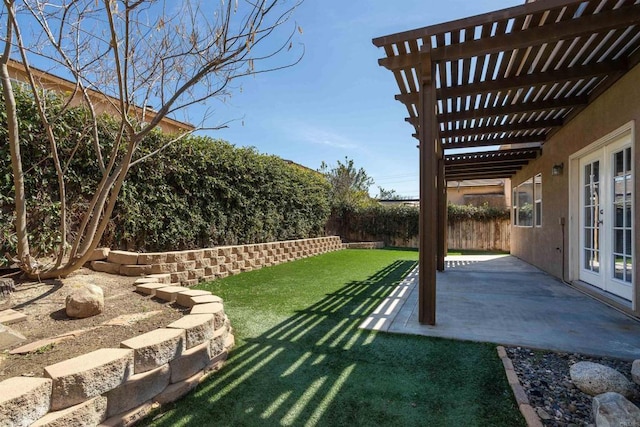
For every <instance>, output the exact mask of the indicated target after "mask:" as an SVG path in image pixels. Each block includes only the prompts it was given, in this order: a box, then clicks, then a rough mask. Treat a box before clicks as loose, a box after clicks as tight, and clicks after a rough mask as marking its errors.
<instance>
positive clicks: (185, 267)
mask: <svg viewBox="0 0 640 427" xmlns="http://www.w3.org/2000/svg"><path fill="white" fill-rule="evenodd" d="M194 268H196V262H195V261H192V260H191V261H182V262H179V263H178V271H189V270H193V269H194Z"/></svg>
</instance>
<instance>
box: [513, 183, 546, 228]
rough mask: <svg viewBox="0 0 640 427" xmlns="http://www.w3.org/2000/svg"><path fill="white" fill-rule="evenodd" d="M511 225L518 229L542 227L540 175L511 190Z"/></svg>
mask: <svg viewBox="0 0 640 427" xmlns="http://www.w3.org/2000/svg"><path fill="white" fill-rule="evenodd" d="M513 224H514V225H517V226H519V227H533V226H536V227H541V226H542V174H538V175H536V176H535V177H534V178H529V179H528V180H526V181H525V182H523V183H522V184H520V185H518V186H517V187H516V188H514V189H513Z"/></svg>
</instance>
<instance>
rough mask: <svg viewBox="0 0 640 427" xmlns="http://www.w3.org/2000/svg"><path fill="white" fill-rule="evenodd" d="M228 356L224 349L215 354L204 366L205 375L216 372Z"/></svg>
mask: <svg viewBox="0 0 640 427" xmlns="http://www.w3.org/2000/svg"><path fill="white" fill-rule="evenodd" d="M228 357H229V352H228V351H226V350H225V351H223V352H222V353H220V354H218V355H217V356H215V357H213V358H212V359H211V362H209V365H207V367H206V368H204V373H205V377H208V376H209V375H210V374H212V373H213V372H216V371H218V370H219V369H220V368H222V366H223V365H224V362H225V361H226V360H227V358H228Z"/></svg>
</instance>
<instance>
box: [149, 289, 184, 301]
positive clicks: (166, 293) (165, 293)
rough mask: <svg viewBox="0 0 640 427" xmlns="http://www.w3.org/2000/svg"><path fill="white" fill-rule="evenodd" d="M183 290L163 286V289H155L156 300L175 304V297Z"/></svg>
mask: <svg viewBox="0 0 640 427" xmlns="http://www.w3.org/2000/svg"><path fill="white" fill-rule="evenodd" d="M185 290H186V289H185V288H184V287H183V286H165V287H164V288H159V289H156V298H159V299H161V300H164V301H168V302H175V300H176V297H177V295H178V294H179V293H180V292H183V291H185Z"/></svg>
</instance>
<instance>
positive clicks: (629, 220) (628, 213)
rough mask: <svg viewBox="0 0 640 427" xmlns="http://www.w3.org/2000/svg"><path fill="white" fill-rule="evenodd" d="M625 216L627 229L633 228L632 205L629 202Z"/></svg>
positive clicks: (625, 209)
mask: <svg viewBox="0 0 640 427" xmlns="http://www.w3.org/2000/svg"><path fill="white" fill-rule="evenodd" d="M624 212H625V213H624V216H625V219H624V220H625V226H626V227H631V203H630V202H627V204H626V205H625V207H624Z"/></svg>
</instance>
